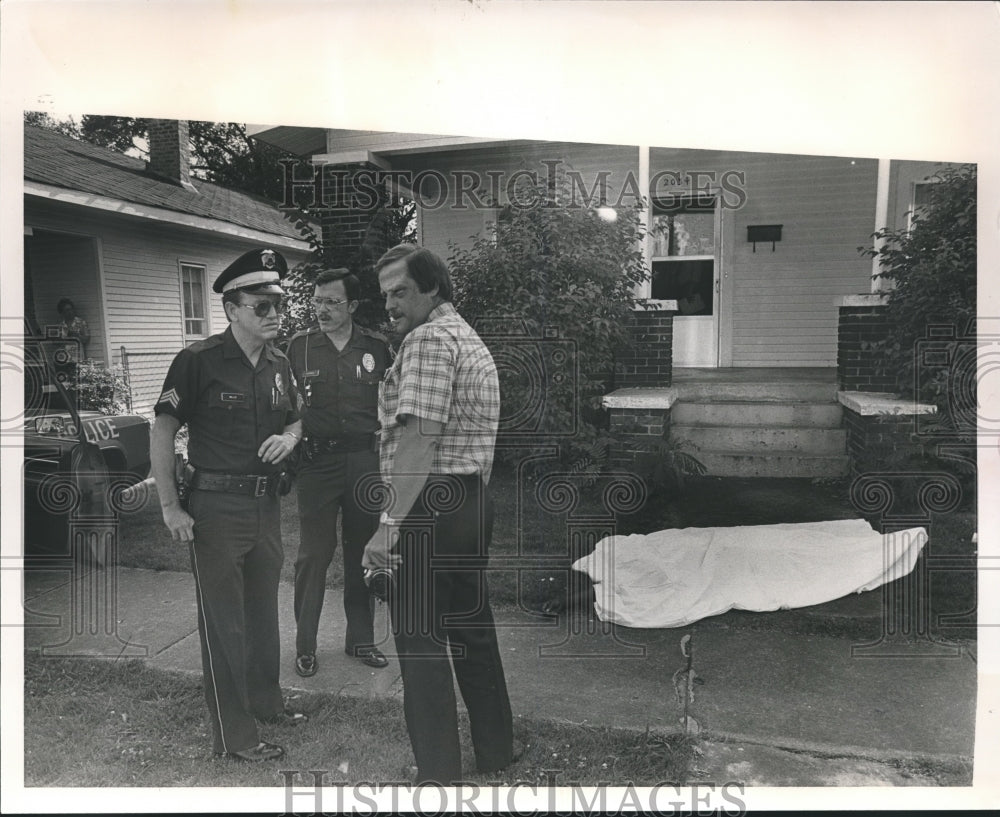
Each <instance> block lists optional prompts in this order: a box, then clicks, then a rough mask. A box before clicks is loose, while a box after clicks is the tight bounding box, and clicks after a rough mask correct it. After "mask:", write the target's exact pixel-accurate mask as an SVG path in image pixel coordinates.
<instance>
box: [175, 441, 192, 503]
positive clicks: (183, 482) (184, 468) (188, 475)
mask: <svg viewBox="0 0 1000 817" xmlns="http://www.w3.org/2000/svg"><path fill="white" fill-rule="evenodd" d="M193 478H194V468H193V467H192V466H191V465H189V464H188V462H187V460H185V459H184V455H183V454H174V483H175V484H176V485H177V498H178V500H180V505H181V507H182V508H183V509H184V510H185V511H186V510H187V509H188V507H187V506H188V500H189V499H190V498H191V490H192V489H191V483H192V480H193Z"/></svg>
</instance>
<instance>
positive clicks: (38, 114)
mask: <svg viewBox="0 0 1000 817" xmlns="http://www.w3.org/2000/svg"><path fill="white" fill-rule="evenodd" d="M24 124H25V125H33V126H34V127H36V128H45V129H46V130H51V131H55V132H56V133H61V134H62V135H63V136H72V137H73V138H74V139H79V138H80V126H79V125H78V124H77V123H76V120H75V119H73V117H72V116H71V117H69V119H56V118H54V117H53V116H52V115H51V114H47V113H43V112H42V111H25V112H24Z"/></svg>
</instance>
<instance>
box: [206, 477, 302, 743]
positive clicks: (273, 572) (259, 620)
mask: <svg viewBox="0 0 1000 817" xmlns="http://www.w3.org/2000/svg"><path fill="white" fill-rule="evenodd" d="M279 508H280V506H279V500H278V499H277V497H272V496H265V497H261V498H259V499H254V498H252V497H249V496H240V495H237V494H227V493H217V492H208V491H197V490H196V491H194V492H193V493H192V494H191V498H190V501H189V505H188V509H189V512H190V514H191V516H192V517H193V518H194V541H193V542H192V543H191V568H192V571H193V573H194V579H195V589H196V592H197V597H198V633H199V635H200V636H201V664H202V672H203V676H204V686H205V701H206V703H207V704H208V711H209V716H210V720H211V722H212V735H213V744H214V749H215V751H216V752H239V751H243V750H244V749H249V748H250V747H252V746H256V745H257V743H258V741H259V738H258V735H257V722H256V718H267V717H269V716H271V715H275V714H277V713H279V712H281V711H282V709H283V707H284V702H283V700H282V697H281V687H280V685H279V683H278V675H279V668H280V665H281V659H280V643H279V637H278V580H279V578H280V576H281V563H282V549H281V516H280V512H279Z"/></svg>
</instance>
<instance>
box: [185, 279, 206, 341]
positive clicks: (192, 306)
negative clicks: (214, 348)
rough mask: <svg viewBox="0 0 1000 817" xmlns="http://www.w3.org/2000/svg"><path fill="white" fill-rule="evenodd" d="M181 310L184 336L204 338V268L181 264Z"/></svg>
mask: <svg viewBox="0 0 1000 817" xmlns="http://www.w3.org/2000/svg"><path fill="white" fill-rule="evenodd" d="M181 309H182V310H183V313H184V336H185V337H202V338H203V337H205V336H206V335H207V334H208V319H207V318H206V309H205V268H204V267H200V266H195V265H193V264H181Z"/></svg>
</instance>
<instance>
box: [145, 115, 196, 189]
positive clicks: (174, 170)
mask: <svg viewBox="0 0 1000 817" xmlns="http://www.w3.org/2000/svg"><path fill="white" fill-rule="evenodd" d="M146 167H147V169H148V170H149V172H150V173H155V174H156V175H157V176H160V177H161V178H163V179H166V180H168V181H172V182H174V183H175V184H178V185H180V186H181V187H185V188H187V189H188V190H191V191H194V189H195V187H194V185H193V184H191V145H190V143H189V141H188V123H187V121H185V120H177V119H151V120H149V162H147V164H146Z"/></svg>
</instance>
